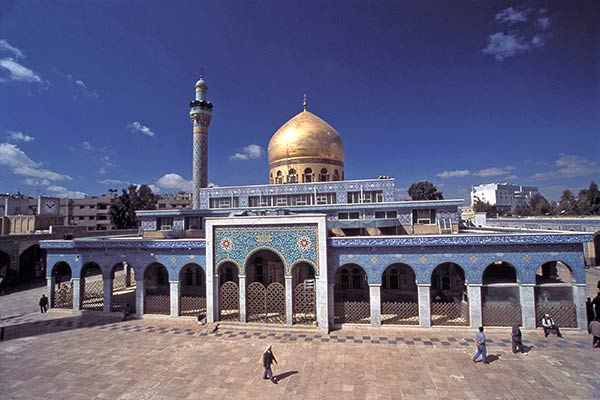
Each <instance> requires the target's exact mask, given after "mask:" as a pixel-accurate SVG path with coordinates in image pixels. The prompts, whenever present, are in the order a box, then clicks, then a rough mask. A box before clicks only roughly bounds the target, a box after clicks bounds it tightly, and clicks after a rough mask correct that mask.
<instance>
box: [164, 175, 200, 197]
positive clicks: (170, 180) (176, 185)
mask: <svg viewBox="0 0 600 400" xmlns="http://www.w3.org/2000/svg"><path fill="white" fill-rule="evenodd" d="M156 186H159V187H161V188H165V189H174V190H177V191H184V192H188V193H189V192H191V191H192V187H193V184H192V181H188V180H185V179H184V178H183V177H182V176H181V175H179V174H174V173H170V174H165V175H163V176H161V177H160V178H159V179H158V180H157V181H156Z"/></svg>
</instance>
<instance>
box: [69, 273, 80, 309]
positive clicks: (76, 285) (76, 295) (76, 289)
mask: <svg viewBox="0 0 600 400" xmlns="http://www.w3.org/2000/svg"><path fill="white" fill-rule="evenodd" d="M71 283H72V284H73V310H74V311H79V310H81V282H80V280H79V278H71Z"/></svg>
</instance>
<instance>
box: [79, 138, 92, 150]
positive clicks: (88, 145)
mask: <svg viewBox="0 0 600 400" xmlns="http://www.w3.org/2000/svg"><path fill="white" fill-rule="evenodd" d="M81 147H83V149H84V150H87V151H92V150H94V146H92V144H91V143H90V142H87V141H85V140H84V141H83V142H81Z"/></svg>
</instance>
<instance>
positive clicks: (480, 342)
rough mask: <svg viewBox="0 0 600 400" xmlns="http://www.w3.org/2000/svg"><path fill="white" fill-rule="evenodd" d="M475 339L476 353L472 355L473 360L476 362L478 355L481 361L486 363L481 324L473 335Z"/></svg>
mask: <svg viewBox="0 0 600 400" xmlns="http://www.w3.org/2000/svg"><path fill="white" fill-rule="evenodd" d="M475 341H476V342H477V353H475V355H474V356H473V362H474V363H476V362H477V359H478V358H479V356H481V361H482V362H483V363H484V364H487V363H488V361H487V350H486V348H485V335H484V334H483V326H480V327H479V332H477V335H475Z"/></svg>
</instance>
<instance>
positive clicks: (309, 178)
mask: <svg viewBox="0 0 600 400" xmlns="http://www.w3.org/2000/svg"><path fill="white" fill-rule="evenodd" d="M302 178H303V179H304V182H305V183H310V182H312V181H313V179H312V169H311V168H306V169H305V170H304V175H303V176H302Z"/></svg>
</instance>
